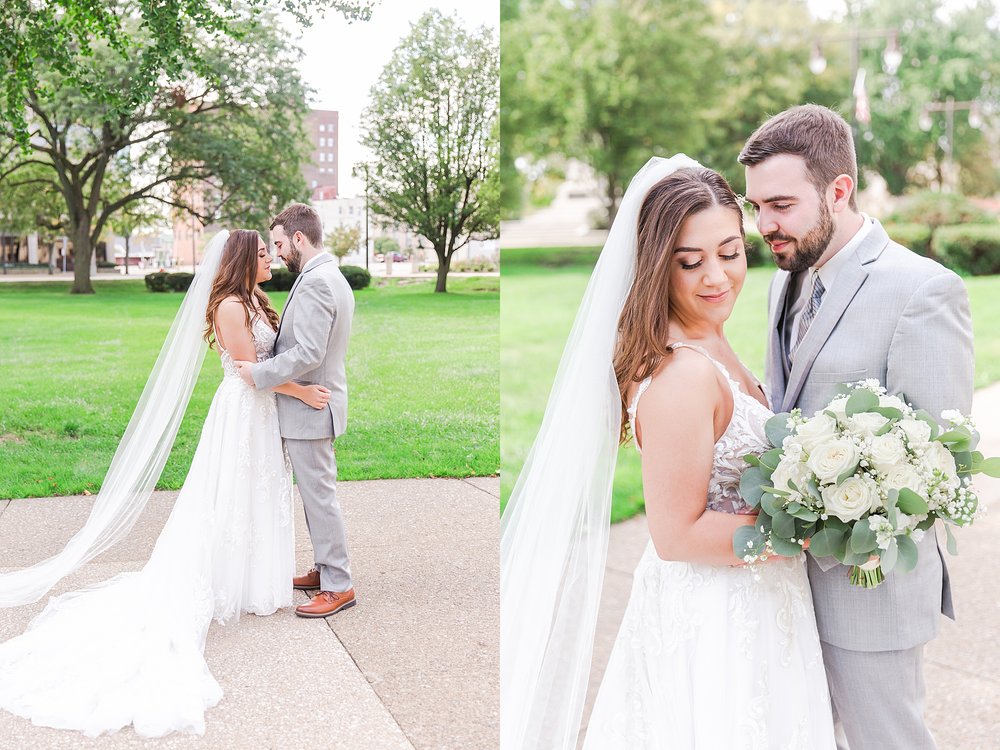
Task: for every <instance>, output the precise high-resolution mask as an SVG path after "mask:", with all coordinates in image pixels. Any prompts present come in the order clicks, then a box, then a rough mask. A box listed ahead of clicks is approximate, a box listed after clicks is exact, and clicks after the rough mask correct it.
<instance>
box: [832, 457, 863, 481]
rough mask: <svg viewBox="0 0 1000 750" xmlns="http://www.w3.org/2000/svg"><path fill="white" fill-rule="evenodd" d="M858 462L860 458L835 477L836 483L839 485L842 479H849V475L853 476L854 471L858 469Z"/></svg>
mask: <svg viewBox="0 0 1000 750" xmlns="http://www.w3.org/2000/svg"><path fill="white" fill-rule="evenodd" d="M860 463H861V461H860V460H858V461H855V463H854V466H851V467H850V468H848V469H845V470H844V472H843V473H842V474H841V475H840V476H839V477H837V484H838V485H840V484H842V483H843V482H844V481H846V480H848V479H850V478H851V477H853V476H854V473H855V472H856V471H857V470H858V466H859V464H860Z"/></svg>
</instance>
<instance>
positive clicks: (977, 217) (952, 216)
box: [885, 190, 996, 242]
mask: <svg viewBox="0 0 1000 750" xmlns="http://www.w3.org/2000/svg"><path fill="white" fill-rule="evenodd" d="M994 221H996V217H995V216H992V215H991V214H990V213H988V212H987V211H984V210H983V209H981V208H979V207H978V206H976V205H975V204H974V203H972V202H971V201H970V200H969V199H968V198H966V197H965V196H964V195H959V194H958V193H935V192H932V191H930V190H926V191H924V192H921V193H914V194H913V195H910V196H907V197H906V198H904V199H903V201H902V203H901V205H900V207H899V208H898V209H897V210H896V211H894V212H893V213H892V215H891V216H889V217H888V218H887V219H886V221H885V223H886V224H926V225H927V226H929V227H930V228H931V230H932V231H933V230H934V229H937V228H938V227H942V226H951V225H953V224H989V223H992V222H994ZM889 236H890V237H891V236H892V235H889ZM897 242H899V240H897Z"/></svg>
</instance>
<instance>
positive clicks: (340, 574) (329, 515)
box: [285, 438, 351, 591]
mask: <svg viewBox="0 0 1000 750" xmlns="http://www.w3.org/2000/svg"><path fill="white" fill-rule="evenodd" d="M285 447H286V448H287V449H288V457H289V458H290V459H291V461H292V471H293V472H294V474H295V482H296V484H297V485H298V488H299V494H300V495H301V496H302V506H303V508H304V509H305V512H306V526H307V527H308V528H309V539H310V540H311V541H312V546H313V560H314V561H315V563H316V569H317V570H318V571H319V577H320V586H321V587H322V589H323V591H347V590H348V589H349V588H351V562H350V560H349V559H348V557H347V535H346V533H345V531H344V517H343V515H342V514H341V512H340V503H339V502H337V458H336V456H335V455H334V452H333V444H332V439H331V438H322V439H320V440H292V439H289V438H285Z"/></svg>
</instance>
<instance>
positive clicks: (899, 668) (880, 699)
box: [823, 643, 937, 750]
mask: <svg viewBox="0 0 1000 750" xmlns="http://www.w3.org/2000/svg"><path fill="white" fill-rule="evenodd" d="M823 661H824V663H825V664H826V676H827V679H828V681H829V683H830V697H831V698H832V702H833V714H834V720H835V721H836V724H837V748H838V750H847V749H848V748H849V749H850V750H934V749H935V748H936V747H937V746H936V745H935V744H934V738H933V737H931V733H930V732H929V731H928V730H927V727H926V726H925V725H924V647H923V646H922V645H921V646H917V647H916V648H910V649H906V650H903V651H850V650H848V649H843V648H837V647H836V646H831V645H830V644H829V643H823ZM845 737H846V741H847V744H846V745H845V744H844V738H845Z"/></svg>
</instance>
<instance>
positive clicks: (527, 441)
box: [500, 248, 1000, 521]
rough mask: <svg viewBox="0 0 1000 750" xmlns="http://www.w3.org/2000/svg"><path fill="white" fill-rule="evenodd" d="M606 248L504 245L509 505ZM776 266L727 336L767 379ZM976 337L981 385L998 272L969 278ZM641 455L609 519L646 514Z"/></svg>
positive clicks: (629, 467) (632, 459)
mask: <svg viewBox="0 0 1000 750" xmlns="http://www.w3.org/2000/svg"><path fill="white" fill-rule="evenodd" d="M599 251H600V248H580V249H576V248H569V249H567V248H558V249H545V248H540V249H528V250H504V251H503V258H502V266H501V267H502V272H501V273H502V284H501V289H502V291H501V303H500V348H501V357H500V370H501V377H502V382H503V387H502V389H501V400H500V415H501V425H502V429H501V433H500V439H501V445H502V451H501V473H500V476H501V496H502V498H503V500H504V502H506V499H507V497H509V495H510V491H511V489H512V488H513V486H514V481H515V479H516V478H517V473H518V471H520V468H521V464H522V463H523V462H524V459H525V457H526V456H527V453H528V450H529V449H530V448H531V443H532V441H533V440H534V438H535V433H536V432H537V430H538V427H539V425H540V423H541V420H542V414H543V413H544V410H545V402H546V399H547V397H548V393H549V389H550V387H551V385H552V379H553V378H554V377H555V373H556V368H557V366H558V364H559V358H560V356H561V355H562V348H563V345H564V343H565V340H566V337H567V336H568V335H569V331H570V328H571V327H572V324H573V318H574V317H575V316H576V309H577V306H578V305H579V303H580V299H581V297H582V296H583V292H584V289H585V288H586V285H587V281H588V280H589V279H590V273H591V270H592V269H593V264H594V262H595V261H596V258H597V255H598V253H599ZM773 272H774V269H773V268H771V267H766V268H755V269H751V270H750V272H749V275H748V277H747V282H746V285H745V286H744V287H743V292H742V294H741V295H740V298H739V300H738V302H737V304H736V309H735V311H734V312H733V315H732V317H731V318H730V319H729V322H728V323H727V325H726V333H727V335H728V337H729V340H730V342H731V343H732V344H733V347H734V348H735V349H736V352H737V353H738V354H739V355H740V358H741V359H742V360H743V361H744V362H745V363H746V364H747V366H748V367H750V369H751V370H753V371H754V373H755V374H756V375H758V376H759V377H761V378H763V375H764V358H765V349H766V340H765V335H764V331H765V330H766V328H767V305H766V300H767V286H768V282H769V280H770V278H771V275H772V274H773ZM966 284H967V286H968V289H969V295H970V298H971V302H972V314H973V320H974V327H975V338H976V387H977V388H980V387H982V386H985V385H988V384H990V383H993V382H995V381H997V380H1000V331H998V330H997V328H996V324H995V321H997V320H1000V276H992V277H979V278H970V279H966ZM642 507H643V502H642V479H641V476H640V473H639V455H638V452H637V451H636V450H635V446H634V445H633V444H632V443H629V444H628V445H627V446H625V447H623V448H622V449H621V451H620V452H619V456H618V470H617V471H616V472H615V487H614V502H613V504H612V509H611V516H612V520H613V521H620V520H623V519H625V518H629V517H630V516H633V515H635V514H636V513H637V512H639V511H641V510H642Z"/></svg>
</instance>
